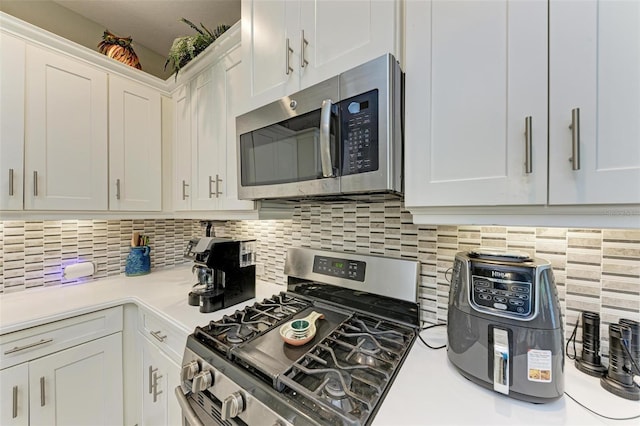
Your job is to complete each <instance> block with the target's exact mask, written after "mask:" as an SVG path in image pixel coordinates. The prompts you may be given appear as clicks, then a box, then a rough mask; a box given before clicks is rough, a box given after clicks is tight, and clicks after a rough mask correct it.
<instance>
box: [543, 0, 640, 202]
mask: <svg viewBox="0 0 640 426" xmlns="http://www.w3.org/2000/svg"><path fill="white" fill-rule="evenodd" d="M550 7H551V9H550V14H549V16H550V36H549V37H550V52H549V53H550V55H549V57H550V71H549V76H550V90H549V93H550V100H549V108H550V114H549V117H550V121H549V137H550V140H549V149H550V154H549V180H550V185H549V204H603V203H604V204H618V203H640V2H638V1H624V0H621V1H594V0H590V1H558V0H553V1H551V3H550ZM578 114H579V124H577V123H576V125H575V126H572V127H571V128H570V126H571V125H572V120H573V121H574V122H575V121H576V120H577V119H578V116H577V115H578ZM569 158H572V159H573V158H576V160H579V162H578V161H576V162H573V161H569Z"/></svg>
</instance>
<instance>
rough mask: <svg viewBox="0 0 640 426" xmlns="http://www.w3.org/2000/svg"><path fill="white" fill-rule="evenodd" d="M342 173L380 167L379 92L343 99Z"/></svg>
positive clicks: (341, 111)
mask: <svg viewBox="0 0 640 426" xmlns="http://www.w3.org/2000/svg"><path fill="white" fill-rule="evenodd" d="M340 119H341V122H340V128H341V140H342V171H341V174H342V175H343V176H344V175H353V174H358V173H365V172H372V171H375V170H378V91H377V90H372V91H370V92H367V93H363V94H362V95H358V96H354V97H352V98H349V99H345V100H344V101H342V102H340Z"/></svg>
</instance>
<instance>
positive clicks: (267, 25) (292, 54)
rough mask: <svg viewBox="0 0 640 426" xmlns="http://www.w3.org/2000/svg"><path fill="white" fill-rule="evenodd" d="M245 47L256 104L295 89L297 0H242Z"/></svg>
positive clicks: (252, 96)
mask: <svg viewBox="0 0 640 426" xmlns="http://www.w3.org/2000/svg"><path fill="white" fill-rule="evenodd" d="M241 10H242V20H241V21H242V50H243V61H244V63H245V64H246V65H247V66H246V70H245V71H246V80H245V81H247V82H248V83H249V96H250V102H249V105H250V106H251V107H253V108H255V107H257V106H260V105H264V104H265V103H268V102H271V101H273V100H275V99H279V98H281V97H283V96H286V95H288V94H291V93H293V92H296V91H297V90H298V89H299V87H300V85H299V78H300V75H299V70H300V64H299V62H300V31H299V19H300V4H299V2H298V0H276V1H262V0H242V7H241Z"/></svg>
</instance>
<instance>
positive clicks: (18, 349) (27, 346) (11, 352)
mask: <svg viewBox="0 0 640 426" xmlns="http://www.w3.org/2000/svg"><path fill="white" fill-rule="evenodd" d="M51 342H53V339H40V341H39V342H34V343H29V344H27V345H24V346H15V347H14V348H13V349H9V350H8V351H5V352H4V354H5V355H10V354H13V353H16V352H20V351H24V350H25V349H31V348H35V347H36V346H40V345H46V344H47V343H51Z"/></svg>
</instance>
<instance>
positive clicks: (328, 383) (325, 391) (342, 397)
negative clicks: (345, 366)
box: [322, 372, 355, 413]
mask: <svg viewBox="0 0 640 426" xmlns="http://www.w3.org/2000/svg"><path fill="white" fill-rule="evenodd" d="M348 382H351V380H350V379H349V380H348ZM323 385H324V387H323V388H322V398H323V399H325V400H327V401H328V402H329V403H330V404H331V405H332V406H334V407H336V408H337V409H338V410H340V411H342V412H343V413H351V412H353V411H354V408H355V407H354V405H353V403H352V402H351V400H350V399H349V398H348V397H347V393H346V392H345V388H344V386H345V385H346V386H349V384H348V383H347V382H345V380H344V378H343V377H342V376H341V375H340V374H337V373H333V372H329V373H327V374H326V375H325V380H324V382H323Z"/></svg>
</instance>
